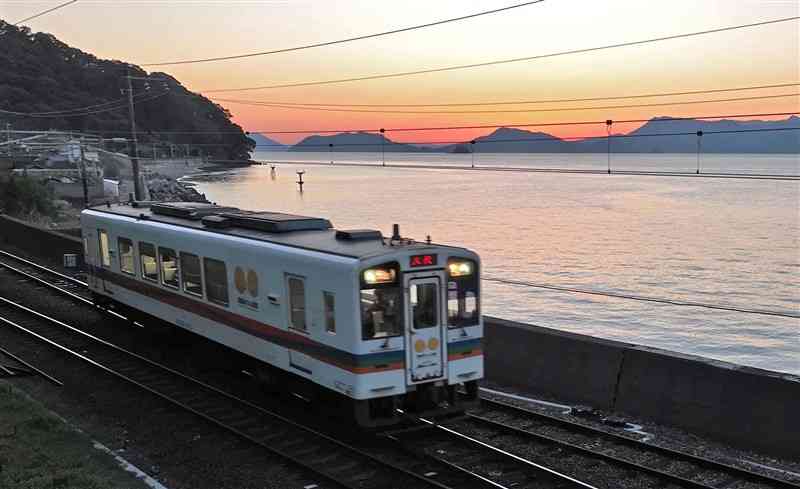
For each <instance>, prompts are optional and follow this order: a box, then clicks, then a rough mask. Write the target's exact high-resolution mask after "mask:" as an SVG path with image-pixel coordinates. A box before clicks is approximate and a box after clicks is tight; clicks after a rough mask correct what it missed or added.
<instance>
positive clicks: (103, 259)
mask: <svg viewBox="0 0 800 489" xmlns="http://www.w3.org/2000/svg"><path fill="white" fill-rule="evenodd" d="M97 236H98V239H99V241H100V264H101V265H103V266H104V267H106V268H108V267H110V266H111V250H110V249H109V248H108V232H106V231H105V230H103V229H98V230H97Z"/></svg>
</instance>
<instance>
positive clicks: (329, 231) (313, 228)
mask: <svg viewBox="0 0 800 489" xmlns="http://www.w3.org/2000/svg"><path fill="white" fill-rule="evenodd" d="M88 210H91V211H95V212H99V213H103V214H110V215H115V216H124V217H129V218H133V219H138V220H146V221H149V222H158V223H162V224H169V225H173V226H180V227H185V228H191V229H197V230H200V231H205V232H210V233H217V234H224V235H229V236H236V237H240V238H247V239H253V240H257V241H264V242H269V243H276V244H282V245H286V246H291V247H295V248H302V249H307V250H313V251H319V252H322V253H329V254H333V255H339V256H346V257H351V258H367V257H371V256H376V255H381V254H384V253H389V252H390V251H392V250H393V249H394V248H390V247H389V246H387V245H389V244H390V240H389V239H388V238H384V237H383V235H382V234H381V232H380V231H376V230H371V229H351V230H337V229H335V228H334V227H333V225H332V224H331V222H330V221H329V220H327V219H324V218H319V217H308V216H299V215H295V214H285V213H280V212H266V211H247V210H242V209H238V208H235V207H224V206H218V205H215V204H209V203H198V202H133V203H126V204H110V205H109V204H106V205H103V206H95V207H90V208H89V209H88ZM394 244H395V245H402V246H404V247H419V248H427V247H430V246H442V245H431V244H427V243H417V242H414V241H412V240H407V239H406V238H402V240H401V241H399V242H398V241H394Z"/></svg>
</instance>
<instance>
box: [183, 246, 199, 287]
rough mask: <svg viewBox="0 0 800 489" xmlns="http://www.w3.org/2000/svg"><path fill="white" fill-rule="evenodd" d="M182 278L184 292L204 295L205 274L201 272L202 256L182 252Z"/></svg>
mask: <svg viewBox="0 0 800 489" xmlns="http://www.w3.org/2000/svg"><path fill="white" fill-rule="evenodd" d="M181 279H183V290H184V292H187V293H189V294H194V295H199V296H201V297H202V295H203V276H202V274H201V272H200V257H198V256H197V255H193V254H191V253H184V252H181Z"/></svg>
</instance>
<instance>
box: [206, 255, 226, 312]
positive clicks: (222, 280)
mask: <svg viewBox="0 0 800 489" xmlns="http://www.w3.org/2000/svg"><path fill="white" fill-rule="evenodd" d="M203 271H204V272H205V274H206V297H207V298H208V300H210V301H211V302H215V303H217V304H221V305H223V306H227V305H228V271H227V270H226V269H225V262H224V261H220V260H215V259H213V258H203Z"/></svg>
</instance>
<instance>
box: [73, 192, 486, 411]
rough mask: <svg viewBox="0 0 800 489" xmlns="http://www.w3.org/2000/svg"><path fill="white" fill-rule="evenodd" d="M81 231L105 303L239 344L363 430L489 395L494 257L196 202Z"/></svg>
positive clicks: (134, 208) (103, 221) (133, 213)
mask: <svg viewBox="0 0 800 489" xmlns="http://www.w3.org/2000/svg"><path fill="white" fill-rule="evenodd" d="M81 232H82V239H83V246H84V253H85V261H86V265H87V271H88V272H87V282H88V284H89V288H90V290H91V293H92V297H93V298H94V300H95V301H96V302H97V303H98V304H103V305H106V306H109V307H124V308H126V309H128V310H133V311H138V312H141V313H143V314H146V315H148V316H153V317H156V318H159V319H160V320H163V321H165V322H166V324H168V325H169V326H168V327H169V328H172V327H176V328H182V329H183V330H187V331H190V332H192V333H195V334H197V335H200V336H203V337H205V338H207V339H208V340H211V341H212V342H216V343H219V344H222V345H225V346H226V347H228V348H230V349H233V350H235V351H237V352H240V353H241V354H243V355H241V357H242V358H246V359H247V360H248V363H249V365H248V371H249V372H251V373H252V374H253V376H254V377H255V378H257V379H259V380H260V381H262V382H263V383H265V384H269V385H271V386H272V387H273V388H277V389H282V390H286V391H292V392H296V393H298V394H299V395H302V397H304V398H306V399H311V400H315V401H317V402H318V403H319V404H320V405H321V406H323V409H330V410H336V411H340V412H344V414H346V415H347V416H349V417H351V418H352V419H353V420H354V421H355V422H356V423H357V424H358V425H360V426H363V427H380V426H387V425H393V424H396V423H399V422H400V421H402V420H404V419H408V417H409V416H418V417H424V416H427V417H437V416H447V415H452V414H458V413H462V412H464V411H465V410H466V409H468V408H469V407H471V406H473V405H475V403H476V402H477V401H478V381H479V380H480V379H481V378H483V375H484V371H483V347H482V339H483V319H482V315H481V295H480V269H481V262H480V258H479V256H478V255H477V254H476V253H475V252H473V251H470V250H468V249H466V248H462V247H456V246H447V245H442V244H435V243H432V242H430V238H428V239H427V240H425V241H415V240H413V239H409V238H405V237H402V236H401V235H400V232H399V228H398V226H397V225H394V230H393V232H392V235H391V236H384V235H383V233H381V232H380V231H378V230H372V229H335V228H334V227H333V225H332V224H331V222H330V221H329V220H328V219H324V218H318V217H308V216H299V215H293V214H286V213H279V212H266V211H248V210H242V209H239V208H236V207H227V206H221V205H217V204H214V203H196V202H138V201H131V202H127V203H120V204H111V203H108V204H104V205H100V206H94V207H89V208H87V209H85V210H84V211H83V212H82V214H81ZM340 414H341V413H340Z"/></svg>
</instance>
